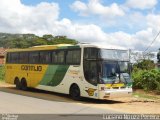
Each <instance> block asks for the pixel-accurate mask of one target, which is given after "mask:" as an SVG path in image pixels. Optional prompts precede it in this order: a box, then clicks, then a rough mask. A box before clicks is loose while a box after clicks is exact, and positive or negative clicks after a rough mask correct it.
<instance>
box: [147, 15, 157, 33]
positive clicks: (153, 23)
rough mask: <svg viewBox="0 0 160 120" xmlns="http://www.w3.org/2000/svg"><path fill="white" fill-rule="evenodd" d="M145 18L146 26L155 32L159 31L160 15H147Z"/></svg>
mask: <svg viewBox="0 0 160 120" xmlns="http://www.w3.org/2000/svg"><path fill="white" fill-rule="evenodd" d="M146 18H147V24H148V26H150V27H152V28H154V29H155V30H158V31H159V30H160V14H158V15H155V14H148V15H147V16H146Z"/></svg>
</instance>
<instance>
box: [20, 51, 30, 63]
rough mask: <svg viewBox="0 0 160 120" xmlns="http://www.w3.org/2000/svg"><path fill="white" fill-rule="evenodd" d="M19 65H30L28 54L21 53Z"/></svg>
mask: <svg viewBox="0 0 160 120" xmlns="http://www.w3.org/2000/svg"><path fill="white" fill-rule="evenodd" d="M19 63H26V64H27V63H28V52H21V53H20V54H19Z"/></svg>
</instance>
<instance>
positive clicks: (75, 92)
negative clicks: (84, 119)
mask: <svg viewBox="0 0 160 120" xmlns="http://www.w3.org/2000/svg"><path fill="white" fill-rule="evenodd" d="M70 96H71V97H72V99H74V100H80V98H81V97H80V89H79V87H78V86H77V85H76V84H75V85H72V86H71V88H70Z"/></svg>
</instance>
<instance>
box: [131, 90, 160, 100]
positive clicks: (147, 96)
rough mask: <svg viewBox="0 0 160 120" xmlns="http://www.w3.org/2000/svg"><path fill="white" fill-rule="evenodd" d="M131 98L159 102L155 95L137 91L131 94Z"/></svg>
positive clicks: (159, 97) (158, 96)
mask: <svg viewBox="0 0 160 120" xmlns="http://www.w3.org/2000/svg"><path fill="white" fill-rule="evenodd" d="M133 96H135V97H139V98H145V99H151V100H160V95H156V94H154V93H149V92H144V91H142V90H137V91H135V92H133Z"/></svg>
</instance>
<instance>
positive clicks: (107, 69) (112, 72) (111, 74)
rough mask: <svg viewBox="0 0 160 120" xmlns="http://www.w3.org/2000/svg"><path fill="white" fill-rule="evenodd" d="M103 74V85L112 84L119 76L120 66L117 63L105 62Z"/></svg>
mask: <svg viewBox="0 0 160 120" xmlns="http://www.w3.org/2000/svg"><path fill="white" fill-rule="evenodd" d="M102 68H103V70H102V71H103V72H102V81H103V83H112V82H114V81H115V80H116V79H117V76H118V64H117V62H104V63H103V67H102Z"/></svg>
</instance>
